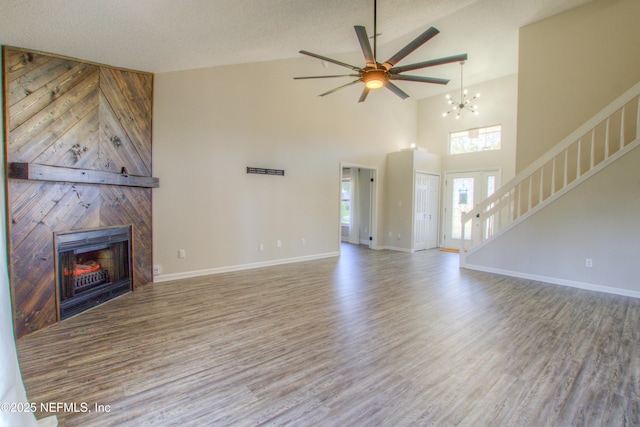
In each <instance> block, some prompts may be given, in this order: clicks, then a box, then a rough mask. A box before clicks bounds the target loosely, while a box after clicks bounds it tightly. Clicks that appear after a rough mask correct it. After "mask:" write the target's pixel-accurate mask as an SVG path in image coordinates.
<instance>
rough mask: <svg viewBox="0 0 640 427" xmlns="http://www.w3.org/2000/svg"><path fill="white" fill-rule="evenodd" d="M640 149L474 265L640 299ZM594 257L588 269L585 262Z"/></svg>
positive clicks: (501, 240)
mask: <svg viewBox="0 0 640 427" xmlns="http://www.w3.org/2000/svg"><path fill="white" fill-rule="evenodd" d="M639 164H640V149H638V148H636V149H634V150H633V151H631V152H630V153H629V154H627V155H626V156H624V157H623V158H621V159H620V160H618V161H617V162H614V163H613V164H611V165H609V166H608V167H606V168H605V169H603V170H602V171H600V172H599V173H597V174H596V175H595V176H593V177H592V178H590V179H588V180H587V181H585V182H583V183H582V184H580V185H578V186H577V187H576V188H575V189H573V190H572V191H570V192H568V193H567V194H565V195H564V196H562V197H560V198H559V199H558V200H555V201H554V202H552V203H551V204H550V205H548V206H546V207H545V208H543V209H542V210H541V211H539V212H538V213H536V214H534V215H533V216H532V217H531V218H529V219H528V220H527V221H524V222H522V223H520V224H518V225H517V226H515V227H514V228H513V229H511V230H509V231H507V232H506V233H505V234H503V235H502V236H500V237H498V238H497V240H495V241H494V242H493V243H491V244H490V245H489V246H486V247H484V248H481V249H480V250H478V252H475V253H473V254H471V255H469V256H467V263H469V264H471V267H472V268H473V267H474V266H475V267H478V266H480V267H481V268H480V269H484V270H489V271H497V272H504V273H509V274H514V275H516V276H523V277H533V278H538V279H540V280H544V281H549V282H552V283H560V284H568V285H572V286H579V287H584V288H588V289H597V290H605V291H608V292H613V293H622V294H625V295H633V296H635V297H640V275H639V274H638V263H639V262H640V254H639V253H638V240H639V238H640V221H638V212H640V192H638V188H640V174H638V165H639ZM587 258H590V259H592V260H593V267H592V268H586V267H585V260H586V259H587Z"/></svg>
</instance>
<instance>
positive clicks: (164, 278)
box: [153, 252, 340, 283]
mask: <svg viewBox="0 0 640 427" xmlns="http://www.w3.org/2000/svg"><path fill="white" fill-rule="evenodd" d="M339 255H340V252H328V253H324V254H317V255H308V256H301V257H294V258H284V259H276V260H273V261H262V262H254V263H251V264H240V265H230V266H227V267H216V268H208V269H205V270H195V271H185V272H184V273H172V274H160V275H157V276H155V277H154V278H153V283H162V282H170V281H172V280H180V279H189V278H192V277H200V276H208V275H211V274H220V273H229V272H232V271H242V270H251V269H254V268H262V267H272V266H274V265H283V264H292V263H295V262H303V261H313V260H316V259H323V258H331V257H337V256H339Z"/></svg>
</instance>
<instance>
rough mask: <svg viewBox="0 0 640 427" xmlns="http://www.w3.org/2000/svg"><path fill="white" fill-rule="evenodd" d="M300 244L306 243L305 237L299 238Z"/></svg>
mask: <svg viewBox="0 0 640 427" xmlns="http://www.w3.org/2000/svg"><path fill="white" fill-rule="evenodd" d="M300 244H301V245H302V246H304V245H306V244H307V238H306V237H303V238H302V239H300Z"/></svg>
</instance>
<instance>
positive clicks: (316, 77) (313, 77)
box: [293, 74, 360, 80]
mask: <svg viewBox="0 0 640 427" xmlns="http://www.w3.org/2000/svg"><path fill="white" fill-rule="evenodd" d="M334 77H360V75H359V74H338V75H332V76H307V77H294V78H293V79H294V80H305V79H331V78H334Z"/></svg>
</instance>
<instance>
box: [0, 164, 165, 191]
mask: <svg viewBox="0 0 640 427" xmlns="http://www.w3.org/2000/svg"><path fill="white" fill-rule="evenodd" d="M9 178H14V179H27V180H33V181H54V182H70V183H78V184H102V185H121V186H125V187H144V188H157V187H159V186H160V181H159V179H158V178H154V177H152V176H137V175H129V174H126V173H116V172H109V171H98V170H92V169H76V168H69V167H63V166H50V165H41V164H38V163H18V162H13V163H9Z"/></svg>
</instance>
